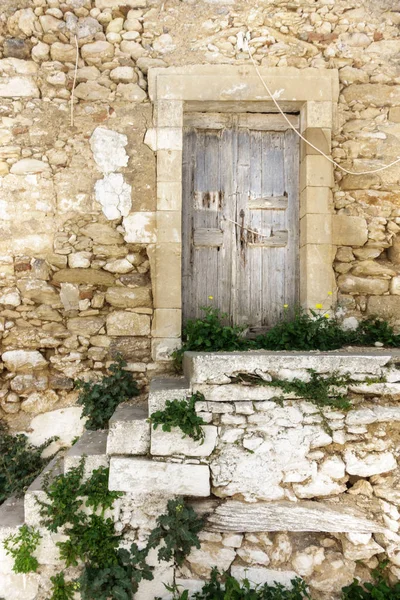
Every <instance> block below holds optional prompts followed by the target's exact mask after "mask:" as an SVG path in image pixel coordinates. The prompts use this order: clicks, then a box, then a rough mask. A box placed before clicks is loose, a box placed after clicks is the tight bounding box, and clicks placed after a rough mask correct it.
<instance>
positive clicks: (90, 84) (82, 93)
mask: <svg viewBox="0 0 400 600" xmlns="http://www.w3.org/2000/svg"><path fill="white" fill-rule="evenodd" d="M75 96H76V97H77V98H80V99H81V100H86V101H88V102H90V101H96V100H101V101H105V102H107V100H108V99H109V96H110V90H109V89H108V88H106V87H104V86H103V85H100V84H99V83H97V82H96V81H87V82H83V83H79V84H78V85H77V86H76V88H75Z"/></svg>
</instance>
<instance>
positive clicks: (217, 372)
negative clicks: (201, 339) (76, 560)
mask: <svg viewBox="0 0 400 600" xmlns="http://www.w3.org/2000/svg"><path fill="white" fill-rule="evenodd" d="M390 359H391V354H389V353H387V354H386V353H385V354H382V353H378V352H377V353H373V352H371V353H361V352H307V353H305V352H267V351H259V352H220V353H216V352H214V353H213V352H186V353H185V355H184V359H183V371H184V374H185V376H186V378H187V379H188V380H189V381H190V382H191V383H192V384H194V383H213V384H223V383H230V377H232V376H235V375H237V374H238V373H257V372H258V371H260V372H264V373H265V372H268V371H279V370H280V369H294V370H296V369H315V371H317V373H329V372H332V371H338V370H340V371H342V372H348V373H371V374H380V372H381V367H383V366H385V365H386V364H387V363H388V362H389V361H390Z"/></svg>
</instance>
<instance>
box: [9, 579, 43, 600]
mask: <svg viewBox="0 0 400 600" xmlns="http://www.w3.org/2000/svg"><path fill="white" fill-rule="evenodd" d="M38 590H39V575H36V573H26V574H24V573H9V574H7V575H2V576H1V577H0V594H1V596H2V597H3V598H4V600H35V598H37V593H38Z"/></svg>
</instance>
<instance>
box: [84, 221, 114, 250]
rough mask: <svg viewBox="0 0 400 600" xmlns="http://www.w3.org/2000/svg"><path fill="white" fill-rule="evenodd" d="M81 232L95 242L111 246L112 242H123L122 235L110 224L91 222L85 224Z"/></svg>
mask: <svg viewBox="0 0 400 600" xmlns="http://www.w3.org/2000/svg"><path fill="white" fill-rule="evenodd" d="M82 232H83V233H84V234H85V235H87V236H89V237H90V238H91V239H92V240H93V241H94V242H95V243H96V244H104V245H105V246H111V245H113V244H123V242H124V239H123V237H122V235H121V234H120V233H119V232H118V231H116V230H115V229H114V228H113V227H111V226H110V225H105V224H103V223H91V224H89V225H86V227H85V228H84V229H83V230H82Z"/></svg>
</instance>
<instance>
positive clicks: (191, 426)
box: [149, 392, 205, 443]
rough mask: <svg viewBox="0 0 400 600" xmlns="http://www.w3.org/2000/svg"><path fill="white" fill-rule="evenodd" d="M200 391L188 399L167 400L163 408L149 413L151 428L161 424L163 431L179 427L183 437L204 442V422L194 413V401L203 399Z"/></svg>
mask: <svg viewBox="0 0 400 600" xmlns="http://www.w3.org/2000/svg"><path fill="white" fill-rule="evenodd" d="M204 400H205V398H204V396H203V394H201V393H200V392H196V393H195V394H192V395H191V396H190V398H189V399H188V400H167V402H166V403H165V409H164V410H157V411H156V412H154V413H153V414H152V415H150V418H149V421H150V423H151V424H152V425H153V429H157V427H158V426H159V425H161V427H162V430H163V431H171V429H172V428H173V427H179V429H180V430H181V431H182V433H183V437H186V436H187V435H188V436H189V437H191V438H192V439H193V440H195V441H196V442H201V443H203V442H204V430H203V427H202V425H205V422H204V421H203V419H202V418H201V417H199V416H198V415H197V413H196V402H199V401H204Z"/></svg>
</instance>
